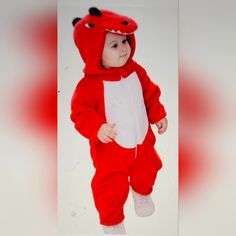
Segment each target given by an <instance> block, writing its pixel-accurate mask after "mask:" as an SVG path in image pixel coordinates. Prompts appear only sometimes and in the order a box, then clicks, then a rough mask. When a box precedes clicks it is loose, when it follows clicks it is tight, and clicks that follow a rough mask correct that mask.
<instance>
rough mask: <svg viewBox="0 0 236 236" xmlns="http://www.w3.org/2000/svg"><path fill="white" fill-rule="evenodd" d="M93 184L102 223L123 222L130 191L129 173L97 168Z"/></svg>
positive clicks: (113, 223)
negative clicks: (124, 209) (124, 208)
mask: <svg viewBox="0 0 236 236" xmlns="http://www.w3.org/2000/svg"><path fill="white" fill-rule="evenodd" d="M91 185H92V191H93V197H94V201H95V206H96V208H97V210H98V212H99V217H100V223H101V224H102V225H106V226H110V225H116V224H119V223H120V222H122V221H123V220H124V212H123V207H124V204H125V202H126V199H127V197H128V193H129V183H128V175H127V173H125V172H110V171H104V170H102V171H99V170H97V171H96V174H95V175H94V178H93V180H92V184H91Z"/></svg>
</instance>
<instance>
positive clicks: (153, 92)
mask: <svg viewBox="0 0 236 236" xmlns="http://www.w3.org/2000/svg"><path fill="white" fill-rule="evenodd" d="M136 72H137V74H138V77H139V80H140V83H141V85H142V89H143V97H144V102H145V106H146V109H147V115H148V120H149V122H150V123H151V124H157V123H158V122H160V121H161V120H162V119H163V118H165V117H166V111H165V108H164V106H163V104H162V103H161V102H160V100H159V98H160V95H161V90H160V88H159V87H158V86H157V85H156V84H154V83H153V82H152V81H151V80H150V78H149V76H148V75H147V73H146V70H145V69H144V68H142V67H141V66H140V65H138V64H136ZM164 122H165V121H164ZM160 123H161V124H162V123H163V122H160ZM165 124H167V123H166V122H165ZM165 124H163V127H164V126H165ZM158 126H159V127H160V124H158Z"/></svg>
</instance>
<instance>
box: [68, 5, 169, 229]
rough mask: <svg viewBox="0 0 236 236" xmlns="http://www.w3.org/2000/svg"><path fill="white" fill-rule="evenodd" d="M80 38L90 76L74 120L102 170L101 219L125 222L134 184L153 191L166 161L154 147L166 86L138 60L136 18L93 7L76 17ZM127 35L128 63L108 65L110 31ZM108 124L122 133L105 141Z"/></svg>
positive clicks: (97, 184) (77, 96)
mask: <svg viewBox="0 0 236 236" xmlns="http://www.w3.org/2000/svg"><path fill="white" fill-rule="evenodd" d="M73 25H74V27H75V28H74V40H75V44H76V46H77V47H78V49H79V51H80V54H81V56H82V58H83V60H84V62H85V68H84V78H83V79H82V80H80V81H79V83H78V85H77V87H76V89H75V92H74V95H73V98H72V106H71V107H72V113H71V119H72V121H73V122H74V124H75V128H76V129H77V130H78V131H79V132H80V133H81V134H82V135H83V136H84V137H86V138H88V139H89V143H90V147H91V156H92V159H93V163H94V166H95V168H96V173H95V175H94V178H93V180H92V183H91V186H92V191H93V196H94V201H95V205H96V208H97V210H98V212H99V216H100V223H101V224H103V225H107V226H109V225H115V224H118V223H120V222H122V221H123V219H124V213H123V207H124V204H125V202H126V199H127V196H128V193H129V186H131V187H132V188H133V189H134V191H136V192H138V193H140V194H143V195H147V194H150V193H151V192H152V188H153V185H154V182H155V179H156V175H157V172H158V170H159V169H160V168H161V166H162V163H161V160H160V158H159V156H158V154H157V153H156V151H155V149H154V144H155V136H154V134H153V132H152V130H151V127H150V124H154V123H156V122H158V121H159V120H161V119H162V118H164V117H165V116H166V112H165V109H164V107H163V105H162V104H161V103H160V101H159V97H160V89H159V87H158V86H157V85H155V84H154V83H153V82H152V81H151V80H150V79H149V77H148V75H147V73H146V71H145V69H143V68H142V67H141V66H140V65H138V64H137V63H136V62H135V61H134V60H133V59H132V57H133V54H134V51H135V36H134V31H135V30H136V29H137V24H136V23H135V22H134V21H133V20H132V19H130V18H128V17H125V16H122V15H118V14H116V13H113V12H110V11H107V10H101V11H100V10H98V9H97V8H90V9H89V14H88V15H86V16H85V17H84V18H82V19H81V18H76V19H74V21H73ZM107 31H110V32H113V33H117V34H122V35H127V39H128V42H129V43H130V46H131V55H130V58H129V59H128V61H127V63H126V64H125V65H124V66H123V67H119V68H111V69H105V68H104V67H103V66H102V65H101V56H102V51H103V46H104V41H105V35H106V32H107ZM104 123H110V124H113V123H115V124H116V132H117V137H116V138H115V140H114V141H113V142H110V143H107V144H105V143H102V142H101V141H100V140H98V138H97V133H98V130H99V128H100V126H101V125H102V124H104Z"/></svg>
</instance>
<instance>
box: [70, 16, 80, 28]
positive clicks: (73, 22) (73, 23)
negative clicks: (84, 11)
mask: <svg viewBox="0 0 236 236" xmlns="http://www.w3.org/2000/svg"><path fill="white" fill-rule="evenodd" d="M81 19H82V18H79V17H76V18H75V19H74V20H73V21H72V25H73V26H74V27H75V25H76V23H77V22H78V21H80V20H81Z"/></svg>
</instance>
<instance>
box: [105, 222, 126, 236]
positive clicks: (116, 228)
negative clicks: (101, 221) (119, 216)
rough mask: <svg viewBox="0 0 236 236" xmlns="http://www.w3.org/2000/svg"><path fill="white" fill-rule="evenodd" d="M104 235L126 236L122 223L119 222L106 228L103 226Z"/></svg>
mask: <svg viewBox="0 0 236 236" xmlns="http://www.w3.org/2000/svg"><path fill="white" fill-rule="evenodd" d="M102 228H103V232H104V234H126V231H125V226H124V223H123V222H121V223H119V224H117V225H111V226H106V225H103V226H102Z"/></svg>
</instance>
